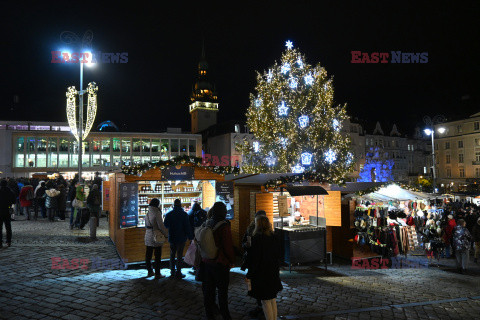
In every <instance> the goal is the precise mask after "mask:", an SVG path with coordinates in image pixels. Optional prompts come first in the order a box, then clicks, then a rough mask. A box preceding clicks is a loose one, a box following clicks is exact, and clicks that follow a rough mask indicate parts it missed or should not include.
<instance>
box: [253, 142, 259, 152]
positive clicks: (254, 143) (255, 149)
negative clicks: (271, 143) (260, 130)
mask: <svg viewBox="0 0 480 320" xmlns="http://www.w3.org/2000/svg"><path fill="white" fill-rule="evenodd" d="M259 150H260V142H258V141H253V151H255V152H258V151H259Z"/></svg>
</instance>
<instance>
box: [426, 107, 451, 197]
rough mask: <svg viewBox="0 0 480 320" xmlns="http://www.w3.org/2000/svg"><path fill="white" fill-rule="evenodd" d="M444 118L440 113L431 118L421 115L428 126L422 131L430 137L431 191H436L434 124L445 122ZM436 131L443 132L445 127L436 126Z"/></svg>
mask: <svg viewBox="0 0 480 320" xmlns="http://www.w3.org/2000/svg"><path fill="white" fill-rule="evenodd" d="M445 120H446V119H445V117H444V116H442V115H436V116H435V117H433V119H432V118H430V117H429V116H425V117H423V121H424V122H425V124H426V125H427V126H428V128H426V129H425V130H423V132H425V134H426V135H427V136H431V137H432V186H433V193H437V188H436V187H437V185H436V180H437V173H436V171H435V143H434V139H435V124H439V123H442V122H445ZM437 132H438V133H440V134H442V133H444V132H445V128H444V127H440V128H437Z"/></svg>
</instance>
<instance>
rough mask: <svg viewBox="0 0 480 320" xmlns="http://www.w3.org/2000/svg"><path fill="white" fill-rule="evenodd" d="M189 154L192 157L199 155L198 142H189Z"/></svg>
mask: <svg viewBox="0 0 480 320" xmlns="http://www.w3.org/2000/svg"><path fill="white" fill-rule="evenodd" d="M188 152H190V155H195V154H196V153H197V140H188Z"/></svg>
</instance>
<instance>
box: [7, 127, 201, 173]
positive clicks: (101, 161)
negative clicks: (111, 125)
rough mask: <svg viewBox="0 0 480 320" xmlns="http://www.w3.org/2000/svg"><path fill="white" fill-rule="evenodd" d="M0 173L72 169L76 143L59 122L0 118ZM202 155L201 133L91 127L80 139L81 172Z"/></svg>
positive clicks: (107, 170) (76, 165) (169, 129)
mask: <svg viewBox="0 0 480 320" xmlns="http://www.w3.org/2000/svg"><path fill="white" fill-rule="evenodd" d="M0 150H2V152H1V154H0V171H1V172H2V175H1V176H2V177H7V176H10V177H11V176H14V177H29V176H32V175H33V174H35V173H39V174H49V173H50V174H51V173H60V174H63V175H64V176H66V177H71V176H73V175H74V174H75V173H76V172H78V144H77V141H76V139H75V138H74V137H73V135H72V133H71V132H70V127H69V126H68V124H67V123H64V122H20V121H18V122H15V121H0ZM179 155H188V156H196V157H201V156H202V137H201V135H199V134H190V133H182V132H181V129H179V128H168V129H167V131H166V132H160V133H135V132H102V131H100V132H91V133H90V134H89V136H88V138H87V139H85V141H84V153H83V156H82V162H83V163H82V165H83V171H84V176H85V177H86V178H89V177H90V176H92V175H93V174H94V173H95V172H97V171H98V172H101V173H106V172H109V171H114V170H118V169H120V167H121V166H122V165H123V164H126V165H129V164H137V163H144V162H150V161H159V160H168V159H170V158H173V157H176V156H179Z"/></svg>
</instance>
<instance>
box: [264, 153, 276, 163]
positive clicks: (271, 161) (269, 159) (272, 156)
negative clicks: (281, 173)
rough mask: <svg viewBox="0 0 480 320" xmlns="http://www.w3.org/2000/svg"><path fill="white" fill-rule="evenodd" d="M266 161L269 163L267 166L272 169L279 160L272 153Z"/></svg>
mask: <svg viewBox="0 0 480 320" xmlns="http://www.w3.org/2000/svg"><path fill="white" fill-rule="evenodd" d="M265 161H266V162H267V165H268V166H270V167H272V166H274V165H275V162H277V158H275V156H274V155H273V152H271V151H270V154H269V156H268V157H266V158H265Z"/></svg>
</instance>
